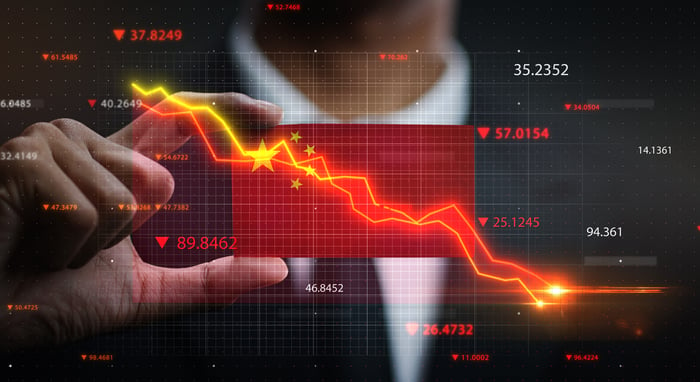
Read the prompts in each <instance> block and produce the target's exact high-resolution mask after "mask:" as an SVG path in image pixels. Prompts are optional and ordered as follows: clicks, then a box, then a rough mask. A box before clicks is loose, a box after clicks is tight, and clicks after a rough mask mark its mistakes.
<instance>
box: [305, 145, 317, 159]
mask: <svg viewBox="0 0 700 382" xmlns="http://www.w3.org/2000/svg"><path fill="white" fill-rule="evenodd" d="M315 147H316V146H309V145H306V150H304V152H305V153H307V154H309V156H311V154H316V151H314V148H315Z"/></svg>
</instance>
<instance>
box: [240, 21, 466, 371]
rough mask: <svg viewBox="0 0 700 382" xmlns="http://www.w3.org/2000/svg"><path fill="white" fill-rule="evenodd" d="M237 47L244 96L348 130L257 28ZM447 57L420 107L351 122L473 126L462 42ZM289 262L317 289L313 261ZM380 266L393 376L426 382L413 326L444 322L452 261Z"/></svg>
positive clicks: (299, 118)
mask: <svg viewBox="0 0 700 382" xmlns="http://www.w3.org/2000/svg"><path fill="white" fill-rule="evenodd" d="M229 47H230V50H231V52H232V53H233V54H234V59H235V63H236V64H237V65H238V69H239V70H240V73H241V85H242V86H241V87H242V89H243V90H244V91H245V92H246V93H247V94H248V95H249V96H251V97H253V98H257V99H262V100H265V101H268V102H272V103H274V104H276V105H279V106H281V107H282V109H283V110H284V118H283V120H282V123H283V124H297V123H340V122H339V121H338V120H337V119H336V118H334V117H333V116H331V115H328V114H326V113H324V112H323V111H321V110H320V109H319V108H318V107H317V106H316V105H315V104H314V103H313V102H311V101H310V100H309V99H308V98H307V97H306V96H305V95H304V94H303V93H302V92H301V91H299V90H298V89H297V88H296V87H294V85H292V84H291V83H290V82H289V80H287V79H286V78H285V77H284V75H283V74H282V73H281V72H280V71H279V70H278V69H277V68H276V67H275V66H274V65H273V64H272V63H271V62H270V61H269V60H268V59H267V58H266V57H265V54H263V53H262V52H260V50H259V48H258V46H257V44H256V43H255V40H254V38H253V35H252V33H250V30H249V29H247V28H245V27H241V26H239V25H235V26H234V27H233V28H232V29H231V33H230V38H229ZM446 50H447V51H446V52H441V53H440V54H442V55H443V56H444V61H445V63H446V68H445V70H444V72H443V74H442V76H441V77H440V78H439V80H438V81H437V82H436V83H435V84H434V85H433V86H432V87H431V88H430V89H429V90H428V91H427V92H426V93H424V94H423V96H422V97H421V98H420V99H419V100H418V101H417V102H415V104H412V105H409V106H407V107H405V108H404V109H402V110H399V111H396V112H393V113H388V114H377V115H365V116H362V117H358V118H356V119H354V120H353V121H350V122H347V123H392V124H435V125H457V124H463V123H465V121H466V119H467V115H468V113H469V105H470V99H469V86H470V83H469V79H470V78H469V77H470V67H469V59H468V57H467V55H466V53H465V52H464V50H463V48H462V47H461V46H460V45H459V43H457V42H456V41H453V42H452V43H451V44H450V45H449V46H448V49H446ZM389 196H390V195H389ZM389 196H385V197H384V198H385V199H386V198H387V197H389ZM289 260H290V261H289V262H288V263H289V266H290V272H289V277H291V278H292V282H293V283H294V285H296V286H299V287H300V290H304V286H306V284H307V283H309V282H312V283H313V281H311V280H312V278H313V260H312V259H308V258H294V259H289ZM374 264H375V267H376V270H377V277H378V279H379V284H380V287H381V290H382V295H383V297H382V298H383V300H384V302H385V303H386V307H385V312H386V318H385V319H386V322H387V325H388V328H387V331H388V335H389V347H390V352H391V364H392V368H393V374H394V376H395V377H396V380H397V381H400V382H415V381H419V380H420V378H421V376H422V375H423V372H424V370H423V369H424V364H425V358H427V357H426V356H427V353H428V352H427V350H428V345H429V343H428V341H429V340H430V338H431V337H430V336H423V335H422V330H421V329H422V326H421V327H420V328H419V331H418V332H417V333H416V334H415V335H414V336H410V335H409V334H408V333H407V331H406V323H408V322H415V323H419V324H421V325H422V324H427V323H430V324H433V323H437V322H435V320H436V319H438V310H437V304H438V303H439V302H440V297H441V293H442V288H443V281H444V280H445V276H446V274H447V264H448V262H447V261H446V259H442V258H377V259H375V260H374Z"/></svg>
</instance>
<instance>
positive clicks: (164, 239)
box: [156, 236, 170, 248]
mask: <svg viewBox="0 0 700 382" xmlns="http://www.w3.org/2000/svg"><path fill="white" fill-rule="evenodd" d="M168 239H170V236H156V241H158V245H160V247H161V248H163V247H165V243H167V242H168Z"/></svg>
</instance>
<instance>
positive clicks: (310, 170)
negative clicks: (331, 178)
mask: <svg viewBox="0 0 700 382" xmlns="http://www.w3.org/2000/svg"><path fill="white" fill-rule="evenodd" d="M304 171H306V176H309V175H311V176H316V169H315V168H313V167H311V166H309V167H304Z"/></svg>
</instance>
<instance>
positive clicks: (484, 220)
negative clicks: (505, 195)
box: [479, 218, 489, 227]
mask: <svg viewBox="0 0 700 382" xmlns="http://www.w3.org/2000/svg"><path fill="white" fill-rule="evenodd" d="M487 221H489V218H479V223H481V226H482V227H483V226H485V225H486V222H487Z"/></svg>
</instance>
